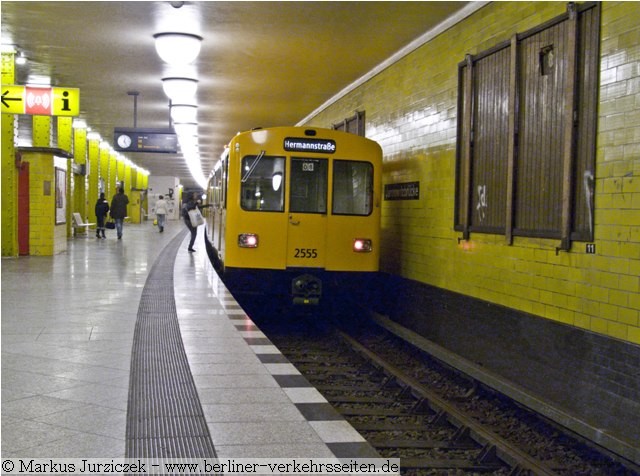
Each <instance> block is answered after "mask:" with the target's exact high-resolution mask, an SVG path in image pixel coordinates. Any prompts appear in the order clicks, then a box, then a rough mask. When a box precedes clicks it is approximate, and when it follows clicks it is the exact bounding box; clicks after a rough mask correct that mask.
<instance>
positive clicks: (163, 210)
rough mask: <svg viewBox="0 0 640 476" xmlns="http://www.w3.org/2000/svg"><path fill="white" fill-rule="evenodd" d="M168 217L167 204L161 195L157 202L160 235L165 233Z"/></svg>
mask: <svg viewBox="0 0 640 476" xmlns="http://www.w3.org/2000/svg"><path fill="white" fill-rule="evenodd" d="M166 217H167V202H166V201H165V199H164V197H163V196H162V195H160V196H159V197H158V201H157V202H156V220H158V230H159V231H160V233H162V232H163V231H164V221H165V219H166Z"/></svg>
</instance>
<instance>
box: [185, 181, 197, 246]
mask: <svg viewBox="0 0 640 476" xmlns="http://www.w3.org/2000/svg"><path fill="white" fill-rule="evenodd" d="M197 200H198V194H197V193H193V194H192V195H191V197H189V200H188V201H187V202H185V204H184V205H182V218H183V219H184V224H185V225H187V228H188V229H189V231H190V232H191V239H190V240H189V248H188V250H189V251H190V252H191V253H193V252H194V251H195V249H193V244H194V243H195V242H196V236H198V228H197V227H195V226H192V225H191V218H190V217H189V210H194V209H195V208H196V207H197V206H198V202H197Z"/></svg>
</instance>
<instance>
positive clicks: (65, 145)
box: [56, 117, 73, 237]
mask: <svg viewBox="0 0 640 476" xmlns="http://www.w3.org/2000/svg"><path fill="white" fill-rule="evenodd" d="M56 119H57V122H58V148H60V149H62V150H64V151H66V152H68V153H69V154H71V153H72V152H73V145H72V144H73V118H72V117H57V118H56ZM66 179H67V184H66V187H65V190H66V197H65V203H66V204H67V208H66V222H67V223H66V224H67V226H66V228H67V237H70V236H72V232H73V228H72V226H71V213H72V211H73V210H72V203H73V201H72V197H73V189H72V187H73V160H72V159H71V158H69V159H67V175H66Z"/></svg>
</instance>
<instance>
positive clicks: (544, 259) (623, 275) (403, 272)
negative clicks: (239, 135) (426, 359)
mask: <svg viewBox="0 0 640 476" xmlns="http://www.w3.org/2000/svg"><path fill="white" fill-rule="evenodd" d="M565 11H566V3H564V2H530V3H522V2H493V3H489V4H487V5H486V6H484V7H482V8H481V9H479V10H478V11H476V12H475V13H473V14H471V15H470V16H469V17H467V18H465V19H464V20H462V21H461V22H459V23H458V24H456V25H455V26H453V27H451V28H450V29H448V30H446V31H445V32H443V33H441V34H439V35H438V36H436V37H434V38H432V39H430V40H429V41H428V42H427V43H425V44H423V45H422V46H420V47H419V48H418V49H416V50H414V51H413V52H411V53H409V54H408V55H406V56H404V57H403V58H402V59H400V60H398V61H397V62H395V63H394V64H393V65H391V66H389V67H388V68H387V69H385V70H383V71H382V72H380V73H379V74H377V75H376V76H374V77H373V78H371V79H369V80H368V81H367V82H365V83H363V84H361V85H360V86H358V87H357V88H356V89H354V90H353V91H351V92H349V93H348V94H347V95H345V96H343V97H342V98H340V99H338V100H337V101H336V102H334V103H333V104H331V105H330V106H328V107H326V108H325V109H324V110H322V111H321V112H319V113H318V114H317V115H316V116H314V117H313V118H312V119H311V120H310V121H309V125H313V126H318V127H330V126H331V124H334V123H338V122H339V121H341V120H343V119H344V118H345V117H350V116H352V115H353V113H354V111H365V112H366V125H365V131H366V136H367V137H369V138H371V139H374V140H376V141H377V142H378V143H380V145H381V146H382V148H383V152H384V177H383V182H384V183H385V184H390V183H402V182H413V181H419V183H420V199H419V200H406V201H384V202H383V218H382V226H383V238H382V239H383V243H382V248H383V249H382V263H381V267H382V269H383V270H384V271H387V272H389V273H392V274H397V275H400V276H402V277H405V278H408V279H413V280H417V281H420V282H424V283H427V284H429V285H432V286H436V287H440V288H443V289H447V290H451V291H455V292H458V293H462V294H464V295H467V296H471V297H474V298H478V299H482V300H485V301H489V302H492V303H496V304H499V305H503V306H507V307H509V308H513V309H516V310H520V311H524V312H528V313H531V314H534V315H537V316H541V317H544V318H548V319H552V320H555V321H559V322H563V323H566V324H569V325H572V326H576V327H580V328H584V329H588V330H591V331H594V332H598V333H601V334H605V335H608V336H611V337H615V338H620V339H623V340H627V341H630V342H634V343H640V9H638V4H637V3H636V2H603V3H602V16H601V18H602V28H601V39H600V41H601V45H600V48H601V51H600V85H599V105H598V124H597V131H598V132H597V157H596V162H597V163H596V173H595V181H596V182H595V183H596V186H595V213H594V216H595V217H594V238H595V239H594V242H593V243H590V245H595V253H587V249H586V244H585V243H584V242H574V243H573V244H572V247H571V249H570V251H569V252H563V251H560V252H557V251H556V248H557V247H558V240H552V239H541V238H523V237H515V238H514V240H513V244H511V245H509V244H508V243H507V242H506V240H505V237H504V236H503V235H492V234H480V233H472V234H471V238H470V240H468V241H464V240H460V238H461V233H458V232H456V231H454V229H453V223H454V206H455V176H456V173H455V168H456V131H457V119H458V111H457V100H458V98H457V94H458V92H457V91H458V89H457V88H458V76H457V72H458V68H457V65H458V63H459V62H460V61H462V60H463V59H464V57H465V54H477V53H480V52H482V51H485V50H487V49H488V48H491V47H492V46H494V45H496V44H498V43H500V42H502V41H505V40H508V39H509V38H510V37H511V36H512V35H513V34H515V33H519V32H524V31H527V30H529V29H531V28H534V27H536V26H539V25H541V24H543V23H544V22H546V21H548V20H550V19H552V18H554V17H556V16H558V15H561V14H562V13H564V12H565ZM591 251H593V248H592V249H591Z"/></svg>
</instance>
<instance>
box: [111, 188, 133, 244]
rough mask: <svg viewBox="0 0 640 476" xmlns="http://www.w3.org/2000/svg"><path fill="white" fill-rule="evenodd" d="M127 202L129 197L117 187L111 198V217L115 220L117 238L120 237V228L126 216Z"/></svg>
mask: <svg viewBox="0 0 640 476" xmlns="http://www.w3.org/2000/svg"><path fill="white" fill-rule="evenodd" d="M128 204H129V197H127V196H126V195H125V194H124V189H123V188H122V187H118V193H116V194H115V195H114V196H113V198H112V199H111V211H110V214H111V218H113V219H114V220H115V222H116V231H117V232H118V239H119V240H120V239H122V228H123V225H124V219H125V218H126V216H127V205H128Z"/></svg>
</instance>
